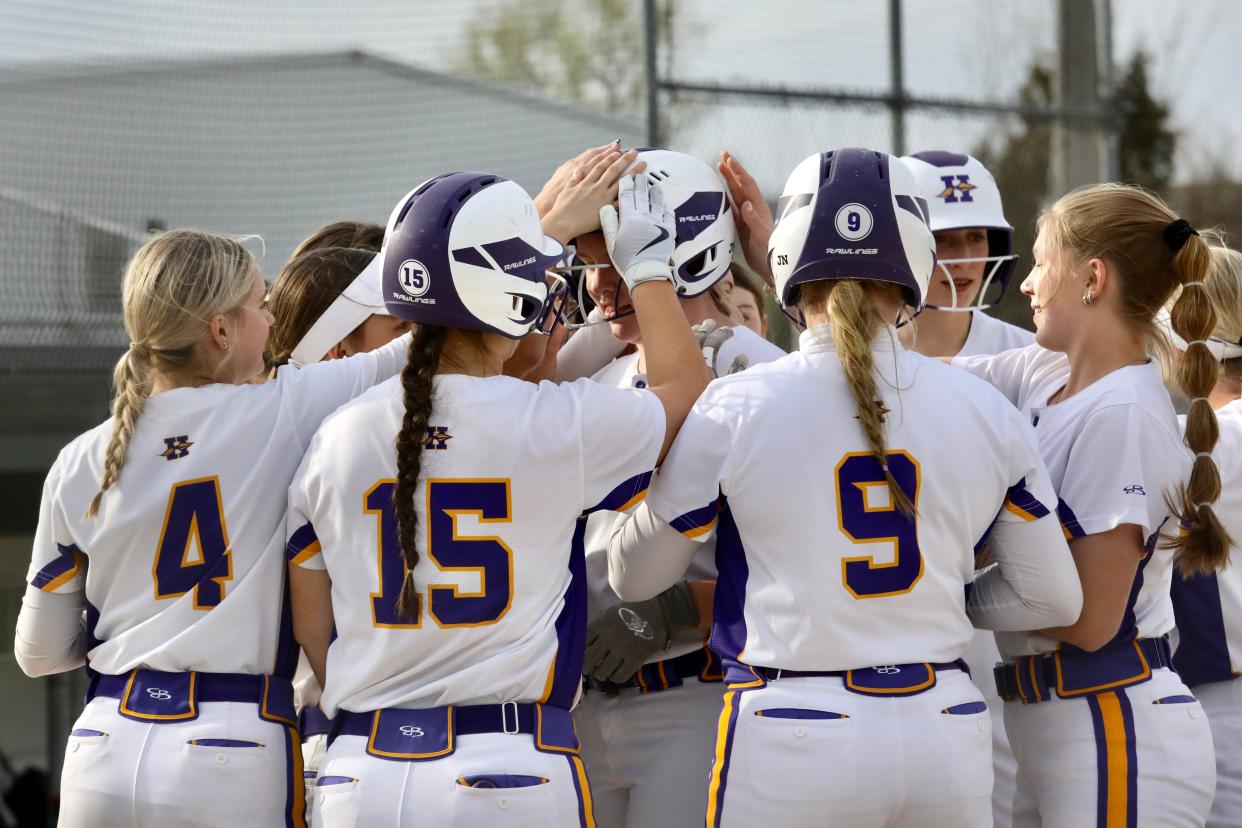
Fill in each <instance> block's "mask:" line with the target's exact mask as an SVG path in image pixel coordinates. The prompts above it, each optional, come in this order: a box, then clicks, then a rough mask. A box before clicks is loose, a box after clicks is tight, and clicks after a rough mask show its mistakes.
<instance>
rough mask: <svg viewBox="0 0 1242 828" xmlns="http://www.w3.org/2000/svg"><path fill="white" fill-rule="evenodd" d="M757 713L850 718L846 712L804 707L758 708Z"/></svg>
mask: <svg viewBox="0 0 1242 828" xmlns="http://www.w3.org/2000/svg"><path fill="white" fill-rule="evenodd" d="M755 715H756V716H761V717H763V718H765V719H802V720H807V721H821V720H828V721H831V720H834V719H848V718H849V716H847V715H846V714H844V713H834V712H833V711H831V710H811V709H809V708H803V707H764V708H760V709H759V710H756V711H755Z"/></svg>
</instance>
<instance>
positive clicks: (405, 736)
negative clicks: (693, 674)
mask: <svg viewBox="0 0 1242 828" xmlns="http://www.w3.org/2000/svg"><path fill="white" fill-rule="evenodd" d="M622 169H623V167H622V168H619V169H618V170H617V173H618V174H619V173H620V171H621V170H622ZM648 192H649V190H648V187H647V181H646V179H645V178H639V179H638V181H637V182H634V181H633V179H630V178H625V179H623V180H622V183H621V187H620V193H619V199H618V200H619V203H620V208H621V215H620V219H619V226H617V227H616V229H615V233H614V232H612V231H611V228H612V227H613V226H614V225H618V221H617V219H616V218H615V216H614V217H612V218H611V220H610V221H609V222H608V223H607V226H609V227H610V245H611V249H610V254H611V256H612V259H613V261H615V262H616V263H617V264H618V267H619V268H620V270H621V273H622V274H623V276H624V278H625V280H626V283H627V285H628V287H629V289H630V290H631V291H632V295H633V296H634V302H635V308H636V310H637V314H638V318H639V321H640V324H641V325H642V326H643V329H644V332H645V333H646V334H647V336H648V337H649V338H650V340H651V341H652V342H653V343H654V344H657V345H658V350H659V355H658V356H653V357H652V359H651V362H650V365H649V370H650V374H651V385H650V388H649V390H646V391H644V390H617V389H610V388H605V387H603V386H602V385H599V384H598V383H592V382H589V381H586V380H583V381H580V382H575V383H566V384H562V385H553V384H550V383H543V384H540V385H535V384H533V383H527V382H523V381H519V380H516V379H513V378H509V377H504V376H499V373H500V370H501V366H502V364H503V362H504V361H505V360H506V359H507V358H508V357H509V355H510V354H511V353H512V352H513V350H514V349H515V348H516V347H517V339H518V338H520V337H522V336H524V335H526V334H527V333H528V332H529V331H531V330H532V328H534V327H537V326H539V325H540V324H541V323H544V322H545V321H550V320H551V317H552V316H553V315H554V313H555V310H554V308H553V303H554V302H555V301H557V299H558V298H559V297H558V295H557V294H556V293H553V292H551V291H549V288H548V286H547V284H546V282H545V277H544V272H545V269H546V268H547V267H548V266H549V265H550V264H552V263H553V262H555V261H557V260H558V259H559V258H560V257H561V255H562V249H561V244H560V243H559V242H558V241H556V240H555V239H554V238H551V237H548V236H545V235H544V231H543V230H542V229H541V228H540V224H539V218H538V216H537V214H536V212H535V209H534V206H533V204H532V203H531V199H530V197H529V196H528V195H527V194H526V193H525V192H524V191H523V190H522V189H521V188H520V187H518V185H517V184H514V183H513V182H511V181H507V180H505V179H503V178H500V177H498V176H494V175H482V174H479V173H452V174H448V175H443V176H439V177H437V178H435V179H432V180H430V181H428V182H426V183H424V184H423V185H421V186H419V187H418V188H416V189H415V190H414V191H412V192H411V193H410V194H409V195H407V196H406V198H404V199H403V200H402V201H401V202H400V203H398V205H397V207H396V209H395V210H394V211H393V217H392V219H391V220H390V222H389V228H388V233H387V237H386V241H385V250H384V293H385V300H386V302H387V303H388V307H389V309H390V310H391V311H392V313H393V314H394V315H397V316H399V317H401V318H404V319H408V320H410V321H412V322H414V323H416V324H417V326H418V329H417V333H416V334H415V338H414V340H413V341H412V343H411V345H410V361H409V363H408V366H407V368H406V370H405V372H404V373H403V375H402V378H401V380H400V381H397V380H393V381H392V382H390V383H385V384H384V385H383V386H381V387H380V388H377V389H375V392H374V393H371V394H367V395H365V396H363V397H362V398H360V399H359V400H358V401H357V402H356V404H352V405H349V406H346V407H345V408H343V409H342V410H341V411H339V412H338V413H337V414H336V415H334V416H333V417H332V418H330V419H329V421H328V422H327V423H325V425H324V427H323V428H322V429H321V430H320V433H319V435H318V436H317V437H316V438H315V440H314V442H313V443H312V445H311V448H310V450H309V451H308V453H307V456H306V458H305V460H304V462H303V466H302V469H301V471H300V472H299V474H298V477H297V479H296V480H295V482H294V484H293V486H292V488H291V490H290V502H291V516H290V524H289V525H290V529H291V532H290V539H289V555H290V559H291V567H290V571H291V583H292V587H293V597H294V627H295V631H296V632H297V634H298V639H299V641H300V642H301V643H302V644H303V646H304V647H305V648H306V651H307V655H308V657H309V658H310V661H311V664H312V666H313V667H314V668H315V670H316V672H317V673H318V674H319V675H320V676H321V677H323V678H325V679H326V680H325V683H324V694H323V700H322V706H323V708H324V710H325V712H326V713H328V714H329V715H332V716H336V717H337V724H336V727H335V730H334V733H335V738H334V740H333V741H332V743H331V746H330V747H329V749H328V753H327V756H326V757H325V760H324V763H323V766H322V768H321V771H320V776H319V779H318V783H317V791H316V803H315V814H314V820H315V824H316V825H324V826H336V825H356V824H363V825H414V824H418V825H437V826H439V825H466V826H480V825H540V826H544V825H555V826H563V825H593V824H594V820H593V817H592V802H591V796H590V790H589V788H588V786H587V779H586V773H585V769H584V767H583V764H582V761H581V760H580V759H579V758H578V744H577V739H576V737H575V735H574V730H573V722H572V719H571V718H570V714H569V708H570V707H571V706H572V704H573V702H574V699H575V698H576V696H577V694H578V690H579V684H580V681H581V678H580V677H581V674H582V646H583V644H582V635H583V625H584V623H585V585H584V583H583V566H584V564H583V559H582V547H581V543H582V532H583V528H584V525H585V524H584V523H583V522H582V521H581V520H580V519H579V517H580V515H582V514H583V513H585V512H590V511H592V510H595V509H612V508H620V507H623V506H625V505H626V504H627V503H629V502H630V501H631V500H633V499H634V498H638V497H641V496H642V495H643V493H644V492H645V490H646V487H647V484H648V481H649V479H650V475H651V470H652V469H653V468H654V466H655V464H656V463H657V462H658V459H659V458H660V457H661V455H662V453H663V450H664V447H665V446H666V445H667V444H668V443H669V442H671V439H672V435H673V434H674V433H675V431H676V429H677V427H678V425H679V424H680V422H681V420H682V419H683V418H684V416H685V413H686V412H687V411H688V410H689V408H690V405H691V404H692V403H693V400H694V399H695V397H696V396H697V395H698V393H699V392H700V391H701V390H702V388H703V387H704V385H705V384H706V380H707V376H706V370H705V369H704V366H703V364H702V362H701V361H700V359H699V356H698V349H697V346H696V344H695V341H694V338H693V337H692V336H691V334H690V331H689V330H688V329H687V328H686V325H685V318H684V317H683V316H682V313H681V310H680V308H679V307H678V304H677V302H676V299H675V294H674V293H673V289H672V286H671V282H672V272H671V269H670V267H669V258H670V256H671V255H672V252H673V240H672V237H671V232H670V231H671V230H672V229H673V217H672V214H671V213H666V212H665V210H664V207H663V204H662V202H661V199H660V193H659V189H658V188H653V189H652V190H650V193H651V195H650V198H649V197H648ZM607 200H608V201H609V202H611V200H612V199H611V197H609V198H608V199H607ZM559 203H560V202H559V200H558V205H559ZM604 209H605V210H610V209H611V208H610V207H606V208H604ZM550 215H551V214H550ZM547 221H548V220H545V226H549V232H552V231H553V227H554V226H556V225H557V223H556V222H552V224H551V225H547V223H546V222H547ZM589 229H590V228H589V227H584V228H580V229H578V230H573V229H564V230H563V231H558V232H557V235H558V236H559V237H560V238H569V237H572V236H574V235H577V234H578V232H582V231H584V230H589ZM393 435H396V451H395V452H394V450H393ZM329 642H330V643H329Z"/></svg>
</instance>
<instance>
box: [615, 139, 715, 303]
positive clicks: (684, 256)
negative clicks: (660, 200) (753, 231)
mask: <svg viewBox="0 0 1242 828" xmlns="http://www.w3.org/2000/svg"><path fill="white" fill-rule="evenodd" d="M637 160H638V161H645V162H646V163H647V172H646V175H647V180H648V181H651V182H653V183H658V184H659V185H660V190H661V192H663V193H664V204H665V206H666V207H667V208H668V209H670V210H672V211H673V214H674V216H675V217H676V219H677V238H676V244H677V246H676V247H675V248H674V249H673V262H672V263H673V287H675V288H676V289H677V294H678V295H679V296H698V295H699V294H700V293H703V292H704V291H706V290H707V289H708V288H710V287H711V286H712V285H714V284H716V283H717V282H719V281H720V280H721V279H722V278H724V275H725V273H726V272H728V270H729V265H730V263H731V262H732V261H733V249H734V248H735V247H736V246H737V228H736V227H734V225H733V212H732V211H731V210H730V209H729V199H728V198H727V197H726V196H725V185H724V181H722V180H721V178H720V176H719V175H718V174H717V173H716V171H715V170H714V169H712V168H711V166H709V165H708V164H706V163H704V162H703V161H700V160H699V159H698V158H695V157H694V156H693V155H686V154H685V153H684V152H674V151H672V150H666V149H641V150H639V152H638V159H637Z"/></svg>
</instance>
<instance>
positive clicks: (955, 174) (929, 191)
mask: <svg viewBox="0 0 1242 828" xmlns="http://www.w3.org/2000/svg"><path fill="white" fill-rule="evenodd" d="M901 160H902V162H903V163H904V164H905V166H906V167H907V168H908V169H909V170H910V172H911V173H913V174H914V179H915V182H916V183H917V186H918V190H919V195H920V196H922V197H923V198H924V199H926V200H927V207H928V225H929V226H930V227H931V230H932V232H933V233H938V232H941V231H945V230H972V229H980V230H986V231H987V234H988V254H987V256H985V257H981V258H972V259H944V260H941V262H940V265H941V270H942V271H943V272H944V273H945V274H948V269H947V266H948V265H953V264H973V263H977V262H985V263H990V264H991V266H990V267H989V268H987V270H986V272H985V274H984V279H983V283H982V284H981V285H980V287H979V293H978V295H977V296H976V298H975V300H974V301H973V302H971V303H970V304H969V305H964V304H962V303H961V302H959V301H958V296H957V288H956V286H955V285H954V284H953V279H952V278H951V277H950V279H949V291H950V295H951V296H952V302H951V303H950V304H949V305H948V306H943V305H928V306H927V307H928V308H931V309H934V310H939V311H949V312H958V313H966V312H970V311H973V310H985V309H987V308H990V307H993V306H995V305H998V304H1000V301H1001V298H1002V297H1003V296H1004V294H1005V291H1006V289H1007V288H1008V287H1009V283H1010V281H1011V280H1012V277H1013V272H1014V269H1015V268H1016V266H1017V262H1018V256H1017V254H1015V253H1014V252H1013V227H1012V226H1011V225H1010V224H1009V221H1008V219H1006V218H1005V212H1004V208H1003V206H1002V204H1001V193H1000V188H999V187H997V185H996V180H995V179H994V178H993V177H992V174H991V173H990V172H989V171H988V168H987V167H985V166H984V165H983V163H982V162H981V161H979V160H978V159H976V158H972V157H971V156H969V155H963V154H961V153H954V152H945V151H944V150H928V151H926V152H916V153H915V154H913V155H907V156H905V157H903V158H902V159H901ZM989 291H991V292H990V293H989Z"/></svg>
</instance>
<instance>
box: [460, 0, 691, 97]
mask: <svg viewBox="0 0 1242 828" xmlns="http://www.w3.org/2000/svg"><path fill="white" fill-rule="evenodd" d="M656 20H657V37H658V39H659V42H660V44H661V46H663V47H664V48H663V49H662V51H663V53H664V54H665V55H666V56H668V57H669V58H670V59H671V55H672V52H673V50H672V49H671V48H669V44H670V43H671V41H672V37H673V35H674V33H675V30H676V29H678V28H679V24H680V23H681V20H682V15H681V14H680V13H679V12H678V11H677V10H676V7H675V5H674V4H673V2H671V0H661V2H659V3H658V4H657V14H656ZM643 38H644V23H643V4H642V3H637V2H634V1H633V0H507V2H505V3H503V4H500V5H487V6H483V7H481V8H480V10H479V16H478V18H477V19H476V20H474V21H472V22H471V23H470V25H469V27H468V32H467V36H466V48H465V51H464V52H463V53H462V54H461V55H460V56H459V57H458V58H457V60H456V61H455V63H456V65H457V68H458V69H460V70H462V71H464V72H466V73H468V74H471V75H474V76H475V77H479V78H483V79H485V80H490V81H495V82H499V83H505V84H512V85H517V86H522V87H527V88H535V89H538V90H539V91H540V92H542V93H543V94H546V95H549V96H551V97H554V98H561V99H563V100H566V101H570V102H572V103H580V104H589V105H594V106H597V107H600V108H602V109H605V110H607V111H608V112H613V113H623V114H634V113H638V112H642V110H643V102H644V99H645V95H646V86H645V83H646V79H645V77H644V40H643Z"/></svg>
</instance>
